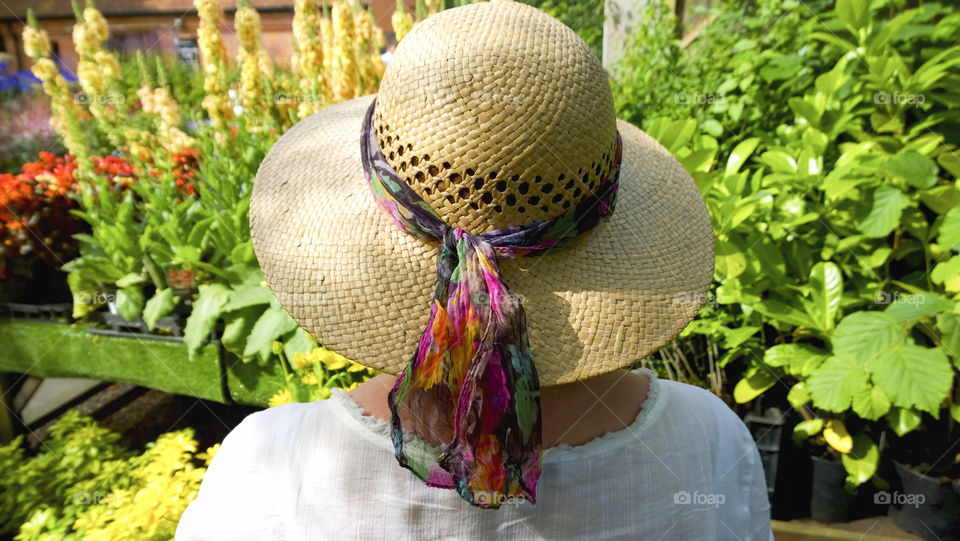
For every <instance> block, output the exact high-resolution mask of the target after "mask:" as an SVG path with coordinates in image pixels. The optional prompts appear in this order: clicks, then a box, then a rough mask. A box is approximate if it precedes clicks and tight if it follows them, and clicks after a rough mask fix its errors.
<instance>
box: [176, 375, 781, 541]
mask: <svg viewBox="0 0 960 541" xmlns="http://www.w3.org/2000/svg"><path fill="white" fill-rule="evenodd" d="M641 372H643V373H646V374H648V375H649V376H650V380H651V381H650V386H649V391H648V393H647V399H646V401H645V402H644V404H643V408H642V410H641V412H640V414H639V415H638V416H637V418H636V420H635V421H634V422H633V423H632V424H631V425H630V426H629V427H628V428H626V429H624V430H619V431H616V432H611V433H608V434H606V435H605V436H602V437H601V438H597V439H594V440H592V441H590V442H588V443H586V444H584V445H579V446H576V447H570V446H566V445H561V446H559V447H554V448H550V449H548V450H546V452H545V454H544V458H543V475H542V477H541V479H540V483H539V485H538V490H537V503H536V504H535V505H531V504H529V503H527V502H510V501H507V502H504V504H503V506H502V507H501V508H500V509H499V511H491V510H487V509H480V508H476V507H472V506H470V505H468V504H467V503H466V502H464V501H463V500H462V499H461V498H460V497H459V496H458V495H457V494H456V492H454V491H446V490H437V489H434V488H431V487H428V486H426V485H424V484H423V482H422V481H420V480H419V479H417V478H416V477H415V476H414V475H413V474H411V473H410V472H408V471H406V470H403V469H400V468H397V465H396V459H395V458H394V450H393V446H392V444H391V442H390V438H389V427H388V425H387V423H385V422H384V421H382V420H380V419H376V418H374V417H371V416H367V415H364V411H363V409H362V408H360V407H359V406H358V405H357V404H356V402H354V401H353V400H352V399H351V397H350V396H349V395H348V394H347V393H344V392H340V391H335V394H334V396H333V398H331V399H330V400H328V401H325V402H320V403H312V404H288V405H284V406H279V407H276V408H272V409H269V410H266V411H263V412H259V413H256V414H253V415H251V416H249V417H248V418H247V419H246V420H244V422H243V423H241V425H240V426H238V427H237V428H236V429H235V430H234V431H233V432H232V433H231V434H230V435H229V436H228V437H227V439H226V440H224V443H223V446H222V448H221V450H220V453H219V454H218V455H217V456H216V458H215V459H214V461H213V463H212V464H211V466H210V468H209V470H208V471H207V474H206V477H205V478H204V481H203V485H202V486H201V489H200V493H199V495H198V497H197V500H196V501H195V502H194V503H193V504H192V505H191V506H190V507H189V508H188V509H187V512H186V513H185V514H184V516H183V519H182V520H181V523H180V526H179V528H178V531H177V533H178V535H177V538H178V539H186V540H189V539H238V538H244V539H247V538H260V539H290V540H293V539H383V538H391V539H436V538H446V539H493V538H509V539H639V538H643V539H684V540H686V539H769V538H771V533H770V517H769V504H768V502H767V493H766V484H765V481H764V477H763V470H762V468H761V465H760V458H759V454H758V452H757V449H756V446H755V445H754V442H753V440H752V438H751V436H750V434H749V432H748V431H747V429H746V427H745V426H744V425H743V423H742V422H741V421H740V420H739V419H738V418H737V417H736V415H735V414H734V413H733V412H732V411H730V409H729V408H728V407H727V406H726V405H725V404H724V403H723V402H722V401H721V400H720V399H718V398H717V397H716V396H714V395H712V394H710V393H709V392H707V391H704V390H703V389H699V388H697V387H693V386H690V385H686V384H683V383H678V382H672V381H660V380H658V379H657V378H656V376H655V375H654V374H653V373H652V372H649V371H646V370H642V371H641ZM193 517H196V519H194V518H193ZM201 517H202V519H201Z"/></svg>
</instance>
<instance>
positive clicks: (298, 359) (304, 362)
mask: <svg viewBox="0 0 960 541" xmlns="http://www.w3.org/2000/svg"><path fill="white" fill-rule="evenodd" d="M291 362H292V363H293V367H294V368H297V369H299V370H303V369H304V368H310V367H311V366H313V364H314V362H315V361H314V359H312V358H310V357H308V356H307V355H304V354H303V353H300V352H299V351H298V352H296V353H294V354H293V359H292V360H291Z"/></svg>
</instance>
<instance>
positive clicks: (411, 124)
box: [374, 1, 617, 234]
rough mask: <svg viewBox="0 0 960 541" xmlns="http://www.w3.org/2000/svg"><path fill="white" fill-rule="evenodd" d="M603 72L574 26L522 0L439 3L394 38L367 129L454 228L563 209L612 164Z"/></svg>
mask: <svg viewBox="0 0 960 541" xmlns="http://www.w3.org/2000/svg"><path fill="white" fill-rule="evenodd" d="M616 122H617V121H616V115H615V113H614V109H613V96H612V93H611V91H610V85H609V83H608V81H607V75H606V73H605V72H604V70H603V68H602V66H601V65H600V62H599V60H598V59H597V58H596V56H594V55H593V53H592V51H591V50H590V48H589V47H588V46H587V44H586V43H584V42H583V40H582V39H580V37H579V36H577V34H576V33H575V32H573V30H571V29H570V28H568V27H566V26H565V25H563V24H562V23H561V22H559V21H557V20H556V19H554V18H552V17H550V16H549V15H547V14H545V13H543V12H541V11H540V10H538V9H536V8H533V7H531V6H527V5H525V4H521V3H519V2H516V3H515V2H501V1H494V2H484V3H477V4H470V5H467V6H463V7H460V8H455V9H450V10H446V11H442V12H440V13H438V14H436V15H433V16H431V17H430V18H428V19H426V20H425V21H423V22H421V23H419V24H417V25H416V26H415V27H414V29H413V30H412V31H411V32H410V33H409V34H407V35H406V36H405V37H404V39H403V41H402V42H401V43H400V44H399V45H398V47H397V50H396V52H395V54H394V56H393V58H392V60H391V62H390V64H389V66H388V67H387V70H386V73H385V74H384V77H383V81H382V82H381V84H380V91H379V93H378V95H377V105H376V113H375V117H374V129H375V130H376V134H377V139H378V142H379V144H380V148H381V150H382V151H383V153H384V156H385V157H386V159H387V161H388V163H390V165H391V166H392V167H393V168H394V169H395V170H396V171H397V173H398V174H399V175H400V177H401V178H403V179H404V180H405V181H406V182H407V184H409V185H410V186H411V187H412V188H413V189H414V191H416V192H417V193H418V194H419V195H420V196H421V197H422V198H423V199H424V200H425V201H426V202H427V203H429V204H430V205H431V206H432V207H433V208H434V209H436V210H437V212H438V213H439V214H440V215H441V217H443V219H444V221H445V222H446V223H447V224H448V225H450V226H453V227H460V228H463V229H465V230H467V231H469V232H471V233H474V234H480V233H485V232H487V231H492V230H495V229H501V228H503V227H508V226H515V225H521V224H526V223H530V222H535V221H538V220H546V219H550V218H554V217H556V216H559V215H560V214H563V213H564V212H565V211H566V210H567V209H569V208H570V207H572V206H573V205H576V203H577V202H579V201H580V200H582V199H583V198H584V197H587V196H589V195H590V194H591V193H592V192H593V191H595V190H596V188H597V186H598V185H599V183H600V181H601V179H602V178H603V177H604V175H606V173H607V171H609V169H610V168H611V167H612V166H613V160H614V154H615V148H616V136H617V123H616Z"/></svg>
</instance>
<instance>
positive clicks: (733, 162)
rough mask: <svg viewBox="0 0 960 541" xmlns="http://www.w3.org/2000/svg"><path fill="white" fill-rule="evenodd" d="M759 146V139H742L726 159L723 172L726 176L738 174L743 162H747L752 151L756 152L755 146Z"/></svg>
mask: <svg viewBox="0 0 960 541" xmlns="http://www.w3.org/2000/svg"><path fill="white" fill-rule="evenodd" d="M759 144H760V138H759V137H751V138H749V139H744V140H743V141H740V143H738V144H737V146H735V147H733V150H732V151H730V157H729V158H727V167H726V169H725V171H724V174H726V175H732V174H735V173H738V172H739V171H740V168H741V167H743V164H744V162H746V161H747V158H749V157H750V155H751V154H753V151H754V150H756V148H757V145H759Z"/></svg>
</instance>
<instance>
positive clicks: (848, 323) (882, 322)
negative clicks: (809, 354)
mask: <svg viewBox="0 0 960 541" xmlns="http://www.w3.org/2000/svg"><path fill="white" fill-rule="evenodd" d="M901 329H902V326H901V325H900V322H898V321H897V319H896V318H895V317H893V316H891V315H890V314H887V313H884V312H854V313H852V314H850V315H848V316H846V317H844V318H843V319H842V320H840V324H839V325H837V328H836V329H835V330H834V331H833V336H832V337H831V338H830V341H831V342H832V343H833V353H834V354H835V355H852V356H853V357H854V358H856V359H858V360H859V361H861V362H867V361H869V360H870V359H872V358H874V357H875V356H876V355H877V354H878V353H880V352H881V351H883V350H885V349H887V348H889V347H890V346H892V345H893V344H894V343H895V342H896V341H897V339H898V338H899V337H900V331H901Z"/></svg>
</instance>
